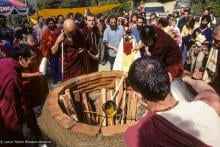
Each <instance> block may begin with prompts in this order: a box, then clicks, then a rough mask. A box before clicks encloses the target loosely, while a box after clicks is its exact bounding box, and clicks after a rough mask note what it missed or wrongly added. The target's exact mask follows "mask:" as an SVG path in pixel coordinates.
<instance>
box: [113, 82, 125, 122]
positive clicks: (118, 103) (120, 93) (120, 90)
mask: <svg viewBox="0 0 220 147" xmlns="http://www.w3.org/2000/svg"><path fill="white" fill-rule="evenodd" d="M115 85H116V86H115V91H117V89H118V94H117V95H116V97H115V103H116V106H117V112H120V113H121V112H122V108H121V104H122V101H123V93H124V91H123V90H124V84H123V83H122V84H120V81H119V79H116V80H115ZM117 86H119V87H117ZM119 121H120V120H119V119H116V120H115V124H116V125H118V124H120V122H119Z"/></svg>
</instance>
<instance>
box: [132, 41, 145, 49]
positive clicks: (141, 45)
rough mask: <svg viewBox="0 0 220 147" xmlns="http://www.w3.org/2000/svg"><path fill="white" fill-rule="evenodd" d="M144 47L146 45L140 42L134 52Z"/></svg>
mask: <svg viewBox="0 0 220 147" xmlns="http://www.w3.org/2000/svg"><path fill="white" fill-rule="evenodd" d="M142 47H144V44H143V43H142V42H139V43H138V44H137V45H136V46H135V47H134V50H140V49H141V48H142Z"/></svg>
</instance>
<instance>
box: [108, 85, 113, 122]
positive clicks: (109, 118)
mask: <svg viewBox="0 0 220 147" xmlns="http://www.w3.org/2000/svg"><path fill="white" fill-rule="evenodd" d="M113 91H114V90H113V89H108V90H107V96H106V102H107V101H113V97H112V96H113ZM106 118H107V124H108V126H112V125H113V124H114V122H113V118H112V117H110V116H107V117H106Z"/></svg>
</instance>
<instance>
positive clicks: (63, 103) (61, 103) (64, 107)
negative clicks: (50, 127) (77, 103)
mask: <svg viewBox="0 0 220 147" xmlns="http://www.w3.org/2000/svg"><path fill="white" fill-rule="evenodd" d="M58 100H59V102H60V107H61V109H62V110H63V111H64V113H66V114H67V115H71V114H70V111H69V110H68V106H67V103H66V101H65V100H64V95H59V98H58Z"/></svg>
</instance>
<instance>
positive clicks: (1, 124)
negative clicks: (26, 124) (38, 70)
mask: <svg viewBox="0 0 220 147" xmlns="http://www.w3.org/2000/svg"><path fill="white" fill-rule="evenodd" d="M0 73H1V74H0V134H1V135H0V136H2V135H3V136H4V137H8V135H13V136H12V138H13V137H19V138H20V137H22V129H21V128H22V126H21V124H22V121H23V109H22V102H21V98H22V80H21V66H20V65H19V64H18V63H17V61H15V60H13V59H12V58H2V59H0Z"/></svg>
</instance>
